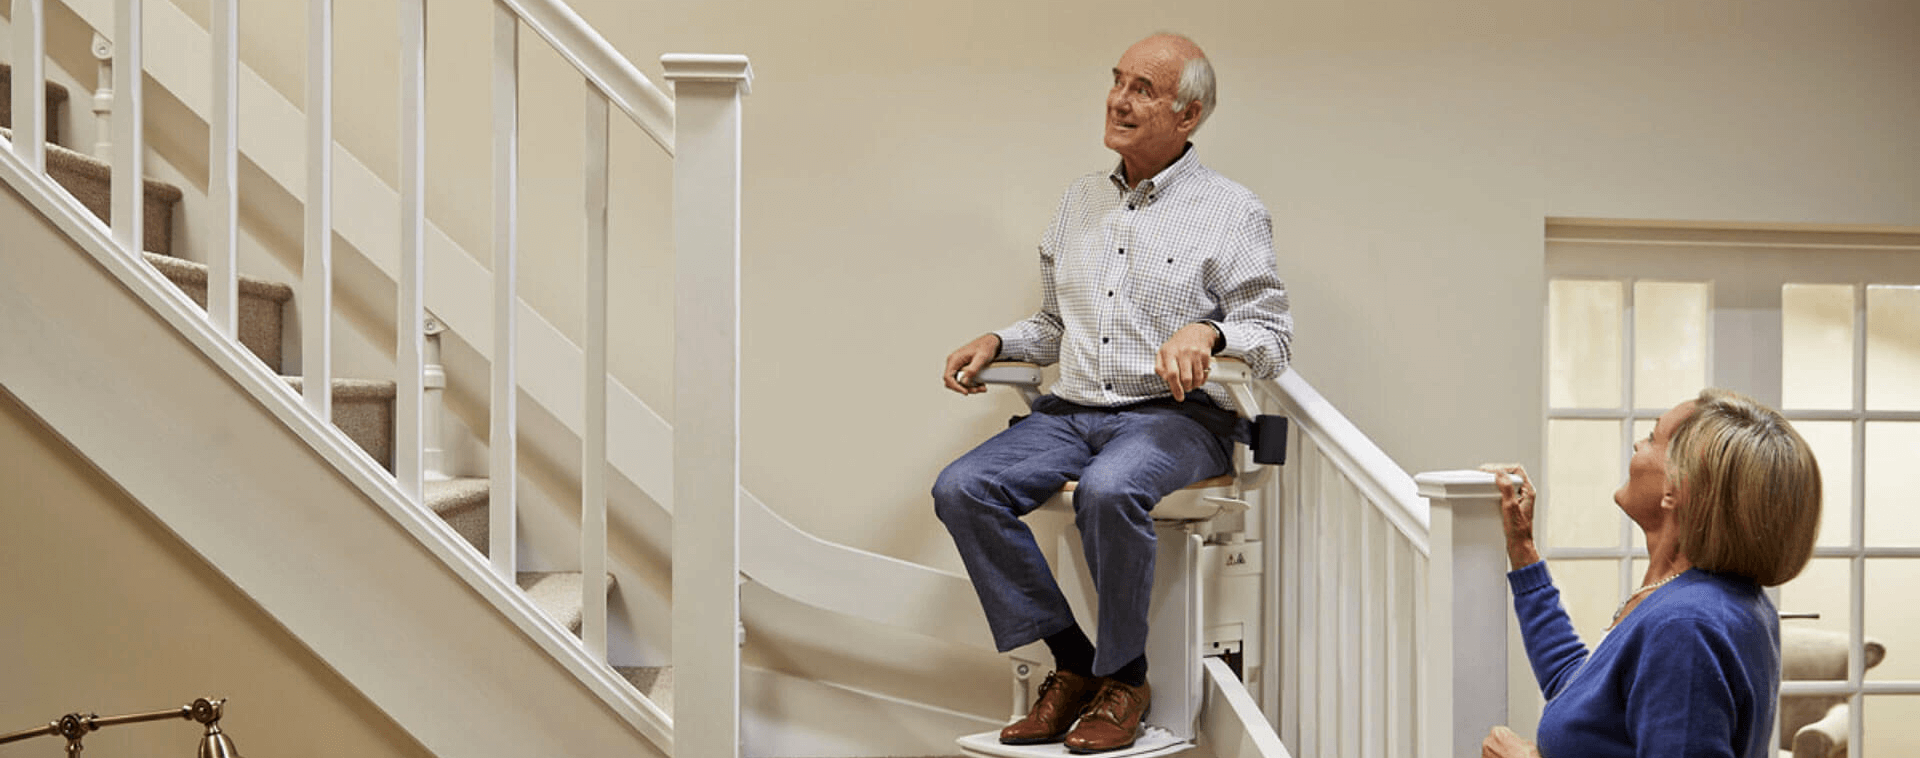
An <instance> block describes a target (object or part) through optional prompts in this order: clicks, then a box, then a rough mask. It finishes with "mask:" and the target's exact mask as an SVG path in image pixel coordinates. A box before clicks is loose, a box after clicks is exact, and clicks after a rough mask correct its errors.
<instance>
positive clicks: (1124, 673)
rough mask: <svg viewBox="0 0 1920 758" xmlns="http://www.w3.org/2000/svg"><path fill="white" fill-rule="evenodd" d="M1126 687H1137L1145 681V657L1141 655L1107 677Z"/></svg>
mask: <svg viewBox="0 0 1920 758" xmlns="http://www.w3.org/2000/svg"><path fill="white" fill-rule="evenodd" d="M1109 678H1111V679H1113V680H1115V681H1118V682H1120V683H1121V684H1124V685H1127V686H1128V687H1138V686H1140V685H1142V684H1146V683H1147V657H1146V656H1145V655H1142V656H1140V657H1138V658H1135V659H1133V660H1131V661H1127V664H1126V665H1124V666H1121V667H1120V670H1119V671H1115V672H1113V674H1112V675H1111V676H1110V677H1109Z"/></svg>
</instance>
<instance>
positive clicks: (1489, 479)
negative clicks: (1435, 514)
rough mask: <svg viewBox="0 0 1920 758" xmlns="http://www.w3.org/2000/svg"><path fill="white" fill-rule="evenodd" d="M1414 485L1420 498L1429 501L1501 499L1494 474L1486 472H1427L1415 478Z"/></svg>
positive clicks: (1470, 470)
mask: <svg viewBox="0 0 1920 758" xmlns="http://www.w3.org/2000/svg"><path fill="white" fill-rule="evenodd" d="M1413 483H1414V484H1415V485H1416V486H1417V487H1419V490H1420V496H1421V497H1424V498H1427V499H1429V500H1477V499H1483V498H1490V499H1494V500H1498V499H1500V488H1498V487H1496V486H1494V484H1493V474H1492V473H1489V472H1486V471H1476V470H1472V469H1457V470H1453V471H1425V472H1421V473H1420V474H1418V475H1416V476H1414V477H1413Z"/></svg>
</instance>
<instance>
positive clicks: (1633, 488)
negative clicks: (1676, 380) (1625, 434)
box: [1613, 400, 1694, 528]
mask: <svg viewBox="0 0 1920 758" xmlns="http://www.w3.org/2000/svg"><path fill="white" fill-rule="evenodd" d="M1693 410H1694V408H1693V401H1692V400H1687V401H1684V402H1682V403H1680V404H1679V405H1676V406H1674V407H1673V410H1670V411H1667V412H1666V413H1665V414H1663V415H1661V416H1660V420H1659V421H1656V422H1654V424H1653V433H1652V434H1649V435H1647V437H1646V438H1645V439H1642V440H1639V441H1637V442H1635V443H1633V458H1632V459H1631V460H1629V461H1627V483H1626V484H1622V485H1620V489H1619V491H1617V492H1614V493H1613V502H1614V503H1615V504H1617V505H1619V506H1620V510H1623V511H1626V512H1627V515H1628V516H1631V517H1632V518H1633V520H1634V521H1635V522H1636V523H1639V524H1640V526H1641V527H1643V528H1645V527H1648V526H1651V525H1652V524H1653V523H1657V520H1658V519H1659V516H1658V515H1657V514H1658V513H1659V510H1660V500H1661V498H1663V497H1665V496H1666V492H1667V443H1669V442H1671V441H1672V440H1673V430H1674V427H1676V426H1679V425H1680V422H1682V421H1685V420H1687V417H1688V416H1691V415H1693ZM1649 519H1653V521H1649Z"/></svg>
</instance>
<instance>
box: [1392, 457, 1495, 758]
mask: <svg viewBox="0 0 1920 758" xmlns="http://www.w3.org/2000/svg"><path fill="white" fill-rule="evenodd" d="M1414 483H1415V484H1417V485H1418V486H1419V488H1420V495H1421V496H1422V497H1425V498H1427V502H1428V504H1429V505H1430V506H1431V515H1432V521H1431V531H1429V532H1428V534H1429V539H1430V542H1429V545H1430V547H1431V549H1432V553H1431V554H1430V560H1429V564H1428V571H1427V599H1428V602H1427V605H1426V607H1427V609H1428V612H1429V613H1431V614H1432V616H1431V617H1430V618H1429V620H1428V624H1427V645H1426V651H1427V655H1426V656H1425V659H1424V660H1423V661H1422V664H1421V677H1422V681H1423V682H1424V684H1423V686H1422V688H1421V693H1420V694H1421V697H1422V698H1423V699H1424V700H1426V701H1427V703H1428V707H1427V708H1426V709H1425V715H1426V719H1427V723H1426V724H1425V725H1424V726H1425V728H1424V729H1423V730H1422V731H1423V734H1424V738H1423V739H1422V742H1423V743H1424V745H1425V749H1424V750H1423V751H1422V754H1423V755H1426V756H1430V757H1433V758H1438V757H1439V756H1461V755H1479V754H1480V742H1481V741H1482V740H1483V739H1484V738H1485V737H1486V734H1487V730H1489V729H1491V728H1493V727H1494V726H1495V725H1499V724H1505V723H1507V625H1508V621H1507V617H1508V614H1509V611H1508V607H1507V582H1506V574H1507V566H1506V560H1507V550H1506V538H1505V536H1504V535H1503V534H1502V533H1501V530H1500V492H1499V490H1497V489H1495V487H1494V484H1493V475H1492V474H1489V473H1486V472H1483V471H1429V472H1426V473H1423V474H1420V475H1419V476H1416V477H1414Z"/></svg>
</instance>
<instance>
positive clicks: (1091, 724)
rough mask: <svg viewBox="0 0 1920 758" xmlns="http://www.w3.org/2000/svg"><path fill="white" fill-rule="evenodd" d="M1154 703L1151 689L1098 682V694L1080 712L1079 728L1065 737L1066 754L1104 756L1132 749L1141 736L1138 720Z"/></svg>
mask: <svg viewBox="0 0 1920 758" xmlns="http://www.w3.org/2000/svg"><path fill="white" fill-rule="evenodd" d="M1152 702H1153V687H1152V685H1149V684H1147V683H1146V682H1141V683H1140V686H1138V687H1129V686H1127V685H1125V684H1121V683H1120V682H1119V681H1117V680H1113V679H1101V680H1100V691H1099V692H1097V693H1095V694H1094V696H1093V702H1091V703H1088V704H1087V709H1086V710H1084V711H1081V712H1080V725H1079V726H1076V727H1074V728H1073V731H1072V732H1069V733H1068V734H1067V752H1070V753H1104V752H1106V751H1108V750H1119V749H1120V748H1123V747H1131V746H1132V745H1133V741H1134V739H1135V738H1136V737H1137V736H1138V735H1139V734H1140V719H1141V717H1143V716H1145V715H1147V705H1148V704H1149V703H1152Z"/></svg>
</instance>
